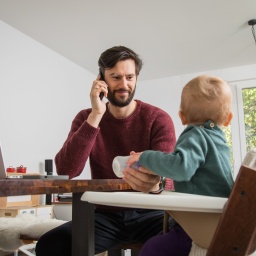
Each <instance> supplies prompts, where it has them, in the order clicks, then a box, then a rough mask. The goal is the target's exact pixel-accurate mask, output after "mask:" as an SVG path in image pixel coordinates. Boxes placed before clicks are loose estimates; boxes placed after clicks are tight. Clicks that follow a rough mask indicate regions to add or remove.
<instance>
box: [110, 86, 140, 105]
mask: <svg viewBox="0 0 256 256" xmlns="http://www.w3.org/2000/svg"><path fill="white" fill-rule="evenodd" d="M135 89H136V86H135V87H134V90H133V92H130V91H128V90H114V91H113V92H111V91H110V90H109V91H108V97H107V98H108V100H109V102H110V103H111V104H113V105H114V106H116V107H125V106H127V105H129V104H130V102H131V101H132V99H133V97H134V94H135ZM117 91H126V92H128V94H129V96H128V98H127V99H126V100H122V99H121V100H120V99H117V97H115V94H116V92H117ZM124 97H125V96H124Z"/></svg>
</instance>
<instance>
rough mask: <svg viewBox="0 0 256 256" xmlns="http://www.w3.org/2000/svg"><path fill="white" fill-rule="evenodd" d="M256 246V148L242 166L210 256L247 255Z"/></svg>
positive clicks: (212, 242)
mask: <svg viewBox="0 0 256 256" xmlns="http://www.w3.org/2000/svg"><path fill="white" fill-rule="evenodd" d="M255 249H256V149H252V150H250V151H249V152H248V153H247V155H246V157H245V159H244V161H243V163H242V165H241V167H240V170H239V173H238V175H237V178H236V180H235V184H234V187H233V189H232V192H231V194H230V197H229V199H228V201H227V203H226V205H225V208H224V210H223V213H222V216H221V219H220V221H219V224H218V226H217V229H216V231H215V233H214V236H213V239H212V241H211V244H210V247H209V249H208V252H207V256H217V255H223V256H232V255H234V256H242V255H243V256H245V255H250V254H251V253H253V252H254V251H255Z"/></svg>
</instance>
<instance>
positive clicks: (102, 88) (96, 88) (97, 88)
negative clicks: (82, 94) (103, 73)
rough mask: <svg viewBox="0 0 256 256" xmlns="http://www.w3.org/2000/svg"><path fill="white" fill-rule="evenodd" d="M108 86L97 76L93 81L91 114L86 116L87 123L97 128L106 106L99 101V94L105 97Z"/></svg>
mask: <svg viewBox="0 0 256 256" xmlns="http://www.w3.org/2000/svg"><path fill="white" fill-rule="evenodd" d="M107 88H108V85H107V84H106V83H105V82H104V81H102V80H100V75H98V76H97V78H96V80H94V81H93V84H92V88H91V92H90V98H91V105H92V112H91V113H90V115H89V116H88V119H87V122H88V123H89V124H90V125H91V126H94V127H98V125H99V123H100V120H101V118H102V116H103V115H104V113H105V111H106V104H105V102H104V101H103V100H101V99H100V93H101V92H103V93H104V96H105V97H107V94H108V89H107Z"/></svg>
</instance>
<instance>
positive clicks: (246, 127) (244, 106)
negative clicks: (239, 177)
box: [232, 80, 256, 173]
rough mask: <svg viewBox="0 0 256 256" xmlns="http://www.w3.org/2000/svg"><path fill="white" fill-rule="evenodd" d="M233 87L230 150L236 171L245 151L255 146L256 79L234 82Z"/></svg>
mask: <svg viewBox="0 0 256 256" xmlns="http://www.w3.org/2000/svg"><path fill="white" fill-rule="evenodd" d="M234 89H235V91H233V92H234V103H233V104H234V105H233V108H234V109H233V110H234V122H233V123H232V144H233V146H232V149H233V150H232V151H233V158H234V160H233V161H234V165H235V166H236V168H235V173H236V172H238V169H239V167H240V165H241V162H242V160H243V159H244V157H245V155H246V153H247V152H248V151H249V150H250V149H251V148H256V80H247V81H242V82H236V83H235V84H234ZM233 124H234V125H233Z"/></svg>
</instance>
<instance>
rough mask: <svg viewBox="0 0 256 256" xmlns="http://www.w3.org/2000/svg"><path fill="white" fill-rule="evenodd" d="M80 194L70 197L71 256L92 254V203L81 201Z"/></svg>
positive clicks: (88, 255)
mask: <svg viewBox="0 0 256 256" xmlns="http://www.w3.org/2000/svg"><path fill="white" fill-rule="evenodd" d="M82 195H83V193H73V199H72V256H94V204H90V203H88V202H84V201H81V196H82Z"/></svg>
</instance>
